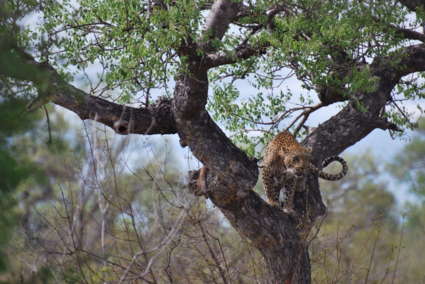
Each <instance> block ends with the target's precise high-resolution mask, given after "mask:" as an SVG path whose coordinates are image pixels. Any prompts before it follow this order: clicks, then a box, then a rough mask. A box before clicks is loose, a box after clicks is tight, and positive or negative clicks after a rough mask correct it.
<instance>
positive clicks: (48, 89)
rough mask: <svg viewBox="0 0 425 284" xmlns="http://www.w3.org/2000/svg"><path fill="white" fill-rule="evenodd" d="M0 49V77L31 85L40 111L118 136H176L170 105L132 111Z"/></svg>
mask: <svg viewBox="0 0 425 284" xmlns="http://www.w3.org/2000/svg"><path fill="white" fill-rule="evenodd" d="M1 47H2V51H3V53H2V56H1V57H0V75H3V76H7V77H10V78H14V79H17V80H25V81H30V82H33V83H34V85H35V86H36V87H37V89H38V92H39V96H38V98H37V99H36V100H35V102H33V103H32V105H33V106H34V107H40V106H42V105H43V104H44V103H47V102H48V101H51V102H53V103H54V104H57V105H60V106H62V107H64V108H66V109H68V110H71V111H73V112H75V113H76V114H77V115H78V116H79V117H80V118H81V119H83V120H84V119H92V120H96V121H98V122H100V123H103V124H105V125H107V126H109V127H111V128H112V129H114V131H115V132H116V133H119V134H129V133H137V134H174V133H176V132H177V130H176V126H175V123H174V118H173V115H172V112H171V111H170V110H171V101H169V100H165V99H160V100H159V101H158V102H157V104H155V105H152V106H150V107H149V108H133V107H127V106H123V105H120V104H116V103H113V102H110V101H107V100H104V99H102V98H99V97H95V96H91V95H89V94H87V93H85V92H84V91H82V90H80V89H77V88H75V87H74V86H72V85H71V84H68V83H67V82H65V81H64V80H63V79H62V77H61V76H60V75H59V74H58V73H57V72H56V70H55V69H54V68H53V67H52V66H50V65H49V64H47V63H38V62H36V61H35V59H34V58H33V57H32V56H31V55H29V54H26V53H25V52H24V51H22V50H20V49H19V48H17V47H16V46H15V47H14V50H15V52H12V48H9V49H7V48H5V46H4V45H2V46H1Z"/></svg>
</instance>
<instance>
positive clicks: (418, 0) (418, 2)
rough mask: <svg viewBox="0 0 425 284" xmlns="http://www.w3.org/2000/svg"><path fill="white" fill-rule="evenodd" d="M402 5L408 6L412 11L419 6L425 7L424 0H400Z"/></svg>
mask: <svg viewBox="0 0 425 284" xmlns="http://www.w3.org/2000/svg"><path fill="white" fill-rule="evenodd" d="M398 2H400V3H401V4H402V5H404V6H406V7H407V8H408V9H409V10H411V11H416V9H417V8H418V7H419V6H424V7H425V1H424V0H399V1H398Z"/></svg>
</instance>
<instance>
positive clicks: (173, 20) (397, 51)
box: [0, 0, 425, 283]
mask: <svg viewBox="0 0 425 284" xmlns="http://www.w3.org/2000/svg"><path fill="white" fill-rule="evenodd" d="M1 17H2V18H1V24H2V25H1V28H2V34H3V35H4V36H2V40H1V42H0V49H1V51H2V53H1V55H0V56H1V58H0V60H1V61H0V62H1V68H0V74H1V75H2V76H3V77H2V79H3V81H4V82H5V83H4V86H5V87H4V88H6V89H9V90H15V89H16V88H23V89H24V90H25V93H26V94H28V95H32V100H31V101H28V109H29V110H34V109H36V108H38V107H40V106H42V105H44V104H45V103H46V102H47V101H51V102H53V103H54V104H56V105H59V106H62V107H64V108H67V109H69V110H71V111H73V112H75V113H76V114H78V115H79V117H80V118H81V119H83V120H85V119H92V120H95V121H96V122H99V123H102V124H105V125H106V126H109V127H111V128H113V129H114V131H115V132H116V133H119V134H130V133H135V134H145V135H155V134H178V135H179V138H180V140H181V145H182V146H183V147H185V146H188V147H189V149H190V151H191V152H192V153H193V155H194V156H195V157H196V158H197V159H198V160H199V161H201V162H202V163H203V164H204V165H205V166H206V167H207V168H208V169H209V172H208V173H209V174H208V175H207V184H208V187H207V190H206V191H205V190H204V191H202V190H200V189H199V188H198V189H195V190H194V191H195V192H196V194H198V195H205V196H206V197H208V198H209V199H210V200H211V201H212V202H213V204H214V205H215V206H217V207H218V208H219V209H220V210H221V212H222V213H223V214H224V216H225V217H226V218H227V220H228V221H229V222H230V224H231V225H232V226H233V227H234V228H235V229H236V230H237V231H238V233H239V234H241V235H243V236H244V237H246V238H247V239H249V240H250V241H251V243H252V245H253V246H254V247H256V248H257V249H258V250H259V252H260V253H261V255H262V257H263V259H264V265H265V267H266V271H267V273H266V275H267V281H268V282H270V283H285V282H286V281H288V282H290V283H309V282H311V266H310V261H309V256H308V247H307V243H306V237H307V235H308V232H309V230H310V228H311V226H312V225H313V224H314V222H315V221H316V218H317V217H318V216H320V215H323V214H324V213H325V212H326V207H325V205H324V204H323V202H322V198H321V195H320V191H319V185H318V181H317V179H316V178H315V177H313V176H310V177H309V178H308V180H307V187H308V190H307V191H305V192H304V193H300V194H297V195H296V197H295V211H296V212H297V213H298V215H299V217H300V221H299V222H300V223H298V222H293V221H292V220H291V219H290V218H289V217H288V216H286V215H285V214H283V212H281V211H279V210H277V209H276V208H272V207H270V206H268V205H267V204H266V203H265V202H264V200H263V199H262V198H261V197H259V196H258V194H256V193H255V192H254V191H253V190H252V189H253V187H254V185H255V184H256V183H257V181H258V168H257V160H256V159H255V158H250V157H249V156H248V155H250V156H254V155H258V157H259V156H260V155H261V154H259V153H255V145H256V144H257V143H259V142H263V143H264V142H267V141H268V140H269V139H270V138H271V137H272V136H273V134H274V133H276V132H277V131H281V130H282V129H285V128H291V127H292V129H293V133H294V134H295V135H297V134H301V133H300V130H301V128H302V126H304V124H305V122H306V120H307V119H308V117H309V116H310V115H311V114H312V113H313V112H314V111H317V110H318V109H320V108H325V107H328V106H329V105H332V104H334V103H339V102H342V104H341V106H342V109H341V111H340V112H339V113H338V114H337V115H335V116H333V117H332V118H330V119H328V120H327V121H324V122H323V123H322V124H321V125H320V126H319V127H318V128H317V129H316V130H315V131H313V132H311V133H309V134H308V135H306V136H305V135H304V136H303V137H304V138H305V139H304V141H303V145H304V146H311V147H312V148H313V149H314V150H313V154H312V157H311V162H312V163H314V164H315V165H320V163H321V161H323V160H324V159H325V158H326V157H328V156H331V155H338V154H340V153H341V152H342V151H344V150H345V149H347V148H348V147H350V146H351V145H353V144H355V143H356V142H358V141H360V140H361V139H363V138H364V137H365V136H367V135H368V134H369V133H370V132H371V131H373V130H374V129H377V128H380V129H383V130H389V131H390V133H391V135H398V134H395V133H398V132H401V131H402V130H403V129H404V128H405V127H407V128H411V127H413V126H414V123H413V122H411V121H410V120H411V114H410V113H409V112H407V110H406V109H405V108H404V107H403V106H402V103H403V101H406V100H407V101H411V100H415V99H418V98H422V97H423V94H422V92H421V91H422V89H423V84H422V81H421V80H420V78H421V75H422V73H421V72H422V71H424V66H425V64H424V63H425V62H424V60H425V57H424V55H425V46H424V45H423V41H424V39H425V38H424V35H423V33H422V32H421V31H420V30H418V28H419V27H421V26H422V23H423V17H424V16H423V9H422V8H421V3H419V2H417V1H394V2H390V3H388V2H382V1H351V2H350V1H348V2H347V1H309V0H307V1H289V2H283V3H281V2H278V3H276V2H275V1H256V2H255V3H253V2H251V1H246V2H244V1H240V2H239V1H230V0H218V1H214V2H212V1H146V2H139V1H125V2H116V1H84V2H81V3H77V4H75V3H69V2H67V1H64V2H63V3H55V2H51V1H46V2H43V1H41V2H39V3H34V2H32V1H28V2H26V1H24V2H22V1H19V2H18V1H12V0H10V1H4V5H3V8H2V11H1ZM29 17H38V22H37V24H36V25H33V26H26V21H28V19H29ZM34 27H36V29H34ZM8 66H13V68H10V67H8ZM91 66H93V67H99V69H100V72H98V76H96V78H94V77H93V76H90V74H88V69H89V67H91ZM23 67H28V68H29V69H25V68H23ZM79 76H83V77H84V76H86V82H87V92H86V91H83V90H81V89H77V88H75V87H74V86H73V85H71V84H70V81H71V80H72V79H73V78H74V79H75V78H81V77H79ZM291 76H294V77H296V78H297V79H298V80H299V81H300V83H301V84H302V86H303V88H305V89H306V90H308V91H311V94H312V95H313V94H314V96H316V94H317V98H318V99H319V101H318V103H316V104H313V100H312V99H311V98H310V97H309V96H303V95H301V98H300V104H299V105H296V106H295V107H291V105H290V104H288V103H289V99H290V98H291V96H292V93H291V92H290V91H288V92H286V93H284V92H282V91H281V90H280V87H281V86H282V84H284V81H285V79H287V78H288V77H291ZM239 79H240V80H247V81H249V82H250V83H251V85H252V87H253V89H252V92H253V93H254V92H255V93H256V95H252V96H247V97H244V98H239V90H238V88H237V85H236V82H237V81H238V80H239ZM112 90H113V91H114V92H112ZM158 90H159V92H158ZM209 91H210V92H212V94H213V95H212V96H211V97H210V104H209V105H208V108H209V109H208V110H207V109H206V105H207V102H208V92H209ZM159 95H161V96H159ZM105 98H106V99H105ZM155 98H156V100H155ZM119 103H136V104H138V107H130V106H123V105H121V104H119ZM210 114H212V116H213V117H214V118H215V119H216V120H220V121H221V123H223V125H224V127H225V128H226V129H227V130H228V131H230V132H231V134H232V135H234V136H233V142H232V141H231V140H230V139H229V137H228V135H226V134H225V133H224V132H223V131H222V129H221V128H220V127H219V126H218V125H217V124H216V122H215V121H214V120H213V119H212V117H211V115H210ZM251 130H255V131H261V132H262V133H263V135H261V136H258V137H257V138H251V139H248V136H247V132H249V131H251ZM235 143H237V144H238V146H239V147H237V146H236V145H235ZM243 150H245V151H243ZM247 154H248V155H247ZM197 176H198V173H197V172H192V173H190V174H189V178H188V182H189V184H193V183H192V182H194V181H195V180H196V179H197ZM192 189H193V188H192ZM105 206H107V205H106V204H105ZM300 224H301V225H300ZM133 256H134V257H136V256H139V255H137V254H136V255H133ZM133 264H134V263H133V262H130V264H129V265H128V269H129V270H130V269H131V268H132V266H133ZM124 275H126V274H124Z"/></svg>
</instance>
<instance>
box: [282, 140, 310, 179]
mask: <svg viewBox="0 0 425 284" xmlns="http://www.w3.org/2000/svg"><path fill="white" fill-rule="evenodd" d="M282 151H283V152H284V153H285V155H284V164H285V168H286V170H287V171H290V172H292V173H294V174H295V176H296V177H300V178H302V177H304V176H305V175H306V174H307V170H308V165H309V164H310V156H311V151H312V150H311V149H306V148H304V147H302V146H300V147H299V148H298V147H297V149H291V150H289V149H287V148H285V147H282Z"/></svg>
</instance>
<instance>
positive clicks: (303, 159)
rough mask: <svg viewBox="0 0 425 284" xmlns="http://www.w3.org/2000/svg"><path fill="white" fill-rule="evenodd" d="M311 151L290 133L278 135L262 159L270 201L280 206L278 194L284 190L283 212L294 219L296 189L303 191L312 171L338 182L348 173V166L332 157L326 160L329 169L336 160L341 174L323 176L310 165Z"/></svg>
mask: <svg viewBox="0 0 425 284" xmlns="http://www.w3.org/2000/svg"><path fill="white" fill-rule="evenodd" d="M310 156H311V149H307V148H304V147H303V146H301V145H300V144H299V143H298V142H297V140H295V138H294V137H293V136H292V135H291V133H289V131H285V132H281V133H279V134H277V135H276V136H275V137H274V138H273V140H272V141H271V142H270V143H269V145H268V146H267V149H266V152H265V154H264V158H263V185H264V191H265V192H266V197H267V202H268V203H269V204H270V205H274V206H279V194H280V191H281V190H282V191H283V203H284V205H283V211H284V212H285V213H287V214H290V215H292V216H295V212H294V211H293V209H292V204H293V200H294V194H295V190H297V191H303V190H304V188H305V181H306V178H307V171H308V170H309V171H310V172H311V173H313V174H314V175H317V176H318V177H320V178H322V179H325V180H331V181H335V180H339V179H341V178H342V177H344V176H345V175H346V174H347V172H348V167H347V163H346V162H345V161H344V159H342V158H341V157H338V156H332V157H329V158H327V159H325V160H324V161H323V164H322V166H323V167H326V166H327V165H329V164H330V163H331V162H333V161H338V162H340V163H341V164H342V171H341V172H340V173H339V174H336V175H332V174H327V173H324V172H323V171H321V170H319V169H318V168H317V167H315V166H314V165H313V164H311V163H310Z"/></svg>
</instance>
